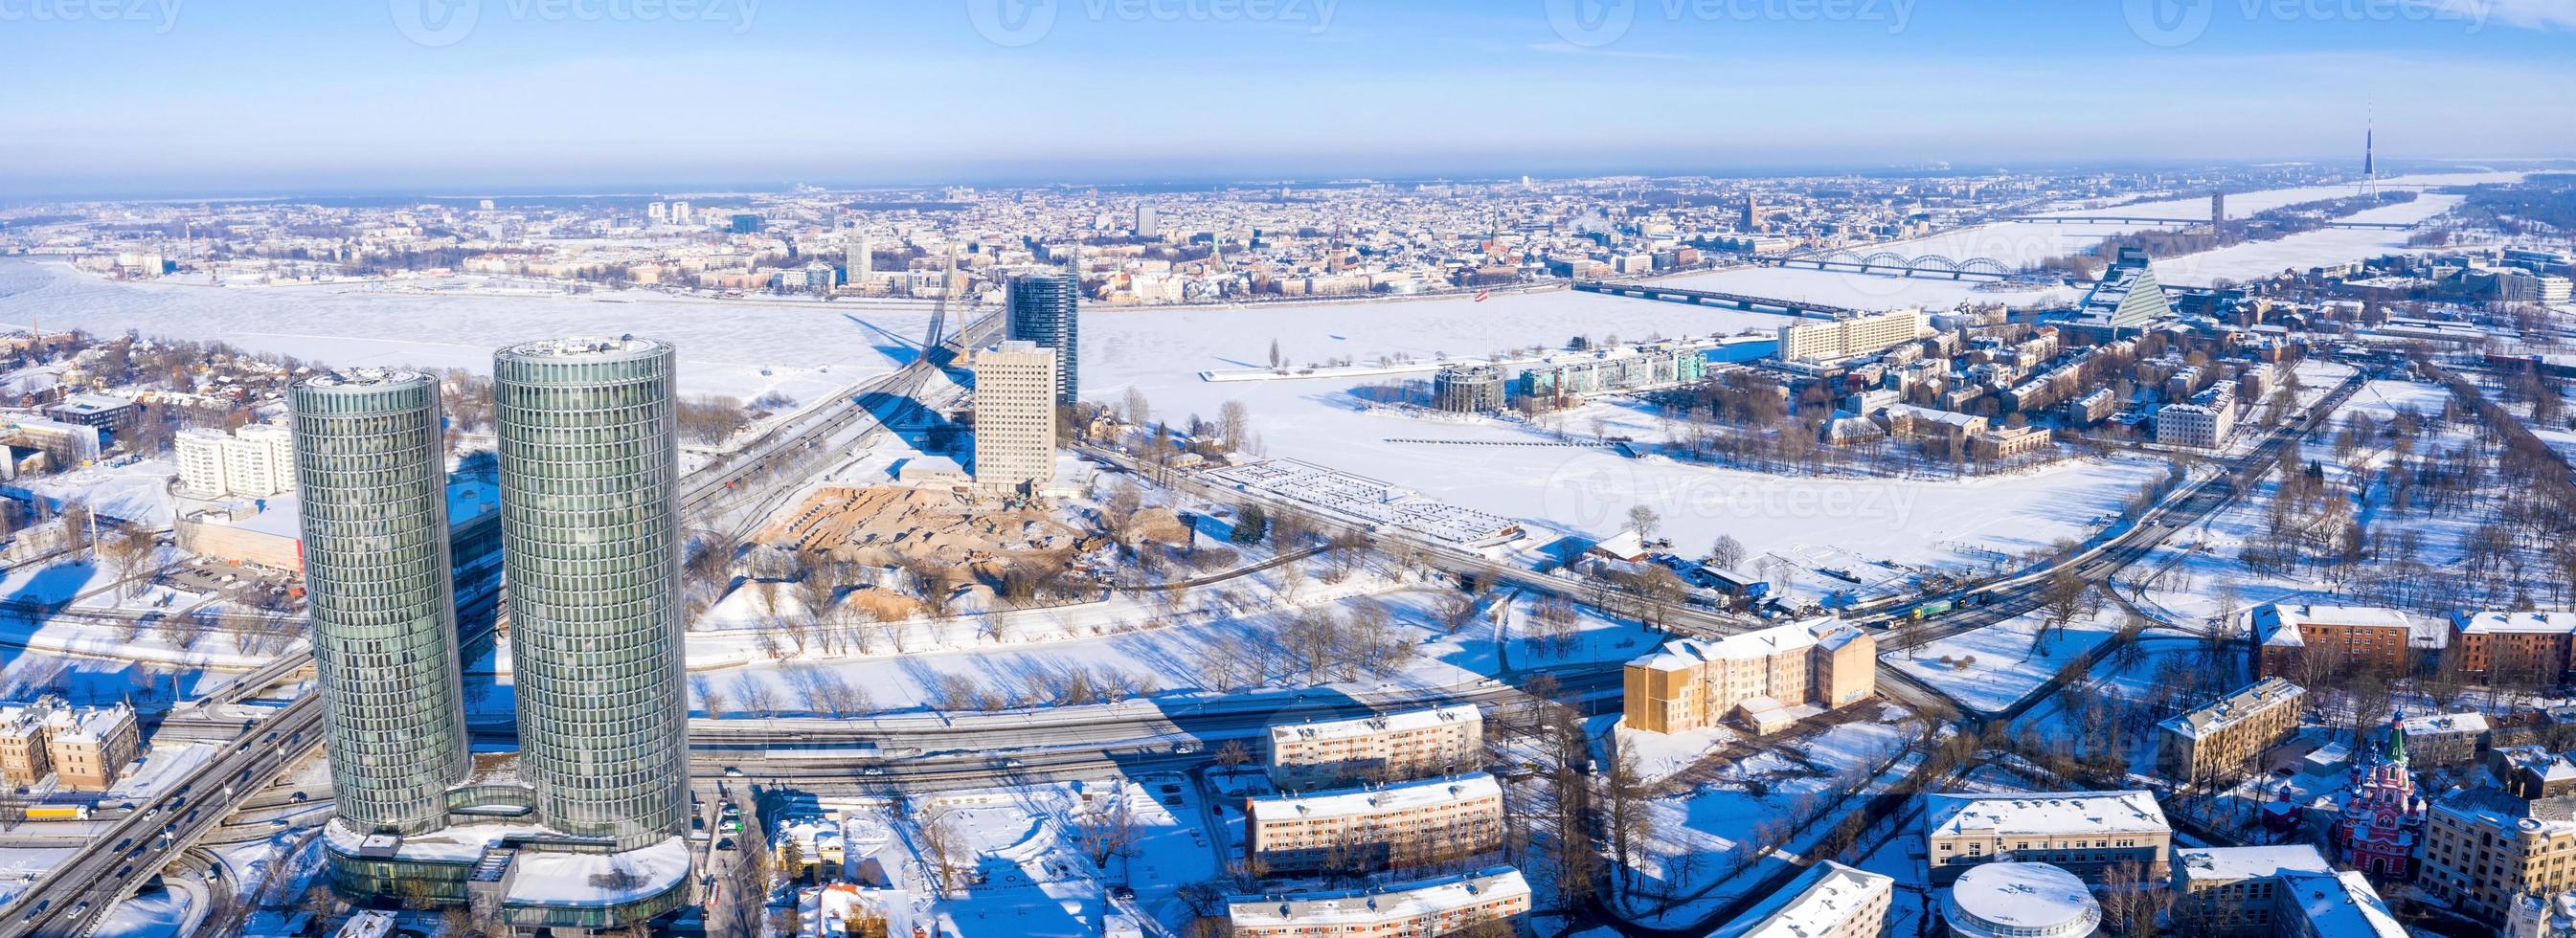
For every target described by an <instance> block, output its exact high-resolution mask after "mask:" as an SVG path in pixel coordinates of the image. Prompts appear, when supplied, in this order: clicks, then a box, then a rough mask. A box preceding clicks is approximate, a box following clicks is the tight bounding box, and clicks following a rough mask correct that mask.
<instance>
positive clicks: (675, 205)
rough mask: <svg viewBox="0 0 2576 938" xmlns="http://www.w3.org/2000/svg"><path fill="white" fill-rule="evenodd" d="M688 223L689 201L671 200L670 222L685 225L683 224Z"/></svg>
mask: <svg viewBox="0 0 2576 938" xmlns="http://www.w3.org/2000/svg"><path fill="white" fill-rule="evenodd" d="M688 223H689V203H688V202H686V201H675V202H672V203H671V224H674V225H685V224H688Z"/></svg>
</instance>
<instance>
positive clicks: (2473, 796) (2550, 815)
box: [2433, 788, 2576, 837]
mask: <svg viewBox="0 0 2576 938" xmlns="http://www.w3.org/2000/svg"><path fill="white" fill-rule="evenodd" d="M2433 810H2435V811H2439V812H2442V813H2444V814H2448V815H2451V816H2454V817H2458V818H2461V819H2463V820H2466V821H2469V822H2473V823H2477V824H2484V825H2486V826H2488V827H2491V828H2494V829H2495V831H2496V832H2498V833H2501V834H2503V835H2505V836H2507V837H2512V836H2515V835H2516V833H2517V832H2519V831H2533V832H2544V833H2549V834H2553V835H2554V834H2559V833H2566V832H2569V831H2576V797H2571V796H2565V795H2561V796H2559V797H2556V798H2533V799H2530V800H2528V801H2526V800H2524V799H2521V798H2516V797H2514V796H2513V795H2511V794H2509V793H2507V792H2505V790H2504V789H2501V788H2463V789H2460V790H2457V791H2454V792H2452V793H2450V794H2449V795H2446V796H2443V798H2442V799H2441V800H2439V801H2435V802H2433Z"/></svg>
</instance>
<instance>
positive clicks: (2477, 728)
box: [2404, 713, 2487, 737]
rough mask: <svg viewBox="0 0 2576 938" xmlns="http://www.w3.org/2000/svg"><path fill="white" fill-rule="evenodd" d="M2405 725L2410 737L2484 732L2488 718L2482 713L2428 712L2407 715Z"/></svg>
mask: <svg viewBox="0 0 2576 938" xmlns="http://www.w3.org/2000/svg"><path fill="white" fill-rule="evenodd" d="M2404 725H2405V727H2406V735H2407V736H2408V737H2416V736H2447V735H2450V734H2453V733H2484V732H2486V731H2487V718H2486V715H2485V714H2482V713H2427V714H2424V715H2422V716H2412V717H2407V718H2406V719H2405V720H2404Z"/></svg>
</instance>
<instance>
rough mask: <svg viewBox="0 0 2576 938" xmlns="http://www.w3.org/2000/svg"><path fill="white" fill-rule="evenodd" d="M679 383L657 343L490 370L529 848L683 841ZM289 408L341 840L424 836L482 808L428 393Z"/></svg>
mask: <svg viewBox="0 0 2576 938" xmlns="http://www.w3.org/2000/svg"><path fill="white" fill-rule="evenodd" d="M674 364H675V356H674V353H673V349H672V347H671V345H670V344H669V343H666V342H659V341H654V340H650V339H637V338H633V337H624V338H617V339H562V340H547V341H539V342H528V343H522V344H519V345H514V346H511V347H509V348H506V349H502V350H501V351H500V352H499V353H497V354H496V355H494V357H493V378H494V385H495V387H494V394H495V397H496V400H495V405H496V409H495V413H496V414H497V418H498V422H499V425H500V434H499V435H500V452H499V461H500V477H501V480H500V481H501V531H502V569H503V572H504V574H505V576H506V578H507V584H508V588H509V606H508V614H509V631H510V642H511V660H512V665H513V669H514V670H513V681H514V691H515V693H516V695H517V701H518V713H517V717H518V726H519V744H520V748H521V750H522V754H521V758H520V763H519V767H520V781H521V782H522V783H523V784H524V785H525V794H524V797H525V798H526V800H527V801H528V804H529V806H530V807H533V808H534V812H535V815H534V820H535V822H536V824H537V826H538V827H540V828H542V832H541V834H540V835H539V839H541V840H542V839H543V838H545V837H554V838H570V839H571V840H573V841H574V842H575V843H586V844H591V845H601V844H604V845H607V846H608V847H609V849H612V850H616V851H626V850H634V849H640V848H644V847H648V846H652V845H655V844H657V843H660V842H662V841H665V840H667V839H669V838H672V837H675V836H678V835H681V834H683V833H685V832H686V830H687V823H688V820H687V819H688V815H687V812H688V791H687V784H688V735H687V734H688V703H687V699H686V697H685V696H684V691H683V687H682V683H681V682H682V651H681V633H682V628H683V626H682V623H681V621H680V612H679V607H678V605H677V601H676V599H677V596H678V592H679V573H680V559H681V558H680V554H679V550H680V543H679V522H678V516H677V507H676V505H675V503H674V499H675V496H676V490H677V486H678V484H679V450H678V444H677V440H678V435H677V414H676V413H675V406H676V404H675V400H674V394H673V378H674ZM289 400H290V402H291V403H292V406H293V408H294V414H295V425H294V426H295V429H294V432H295V437H294V444H295V453H296V467H297V479H298V482H299V483H300V484H301V486H302V489H303V494H302V497H303V504H304V508H303V520H302V524H303V535H304V554H305V569H306V579H307V588H308V592H309V593H310V595H311V608H312V618H313V646H314V659H315V661H316V664H317V666H318V668H319V670H320V672H321V686H322V694H323V699H324V703H325V706H326V707H328V708H329V709H328V711H327V716H328V721H327V725H328V731H327V735H326V738H325V745H326V747H327V750H328V753H329V756H330V760H331V773H332V782H333V785H334V787H335V789H336V791H337V796H338V798H339V805H338V812H339V818H340V823H341V824H343V825H345V826H346V827H347V828H348V829H349V830H350V832H351V833H353V834H355V835H358V836H374V835H380V834H390V835H399V836H405V837H408V836H417V835H421V834H425V833H429V832H432V831H436V830H438V829H439V828H441V827H444V826H445V825H446V823H447V817H448V812H449V811H450V810H452V809H454V808H457V807H462V806H464V805H461V804H458V803H457V802H458V801H459V800H460V799H470V798H472V797H474V796H476V795H477V794H488V793H489V792H490V791H491V788H490V786H488V785H477V786H473V787H472V789H471V790H469V789H467V788H466V787H465V786H464V783H465V781H466V779H467V776H468V774H469V768H470V762H469V756H468V749H467V744H468V742H469V740H468V734H467V732H466V730H465V720H464V708H463V704H462V698H463V693H462V690H461V681H460V678H461V669H460V668H459V666H458V661H457V657H458V648H457V645H458V639H457V634H456V612H455V600H454V596H453V594H452V586H451V583H450V577H451V571H450V569H449V567H450V560H449V555H448V523H449V521H448V516H447V510H446V482H447V473H446V471H445V470H446V459H445V452H444V448H443V447H442V445H441V442H442V439H443V437H442V433H441V426H440V411H439V400H438V385H437V383H436V381H435V380H433V379H431V378H430V377H428V376H426V375H422V374H418V373H413V372H403V371H379V370H362V371H348V372H337V373H332V374H325V375H320V376H316V377H311V378H307V379H304V380H302V381H299V382H297V383H296V384H295V385H294V387H293V388H292V390H291V391H290V393H289ZM589 849H596V848H595V847H592V848H589ZM460 882H461V881H460Z"/></svg>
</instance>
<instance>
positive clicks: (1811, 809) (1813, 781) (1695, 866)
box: [1604, 703, 1923, 927]
mask: <svg viewBox="0 0 2576 938" xmlns="http://www.w3.org/2000/svg"><path fill="white" fill-rule="evenodd" d="M1850 711H1851V712H1847V713H1842V714H1835V715H1833V716H1832V717H1828V718H1827V719H1828V721H1832V722H1833V725H1831V726H1829V727H1826V728H1825V729H1823V730H1821V731H1811V732H1806V733H1801V734H1797V735H1792V736H1784V737H1780V738H1774V739H1766V740H1762V741H1761V742H1760V743H1759V747H1758V749H1756V750H1755V751H1752V752H1750V753H1747V754H1745V755H1744V756H1743V757H1742V758H1740V759H1735V760H1731V761H1730V760H1723V759H1721V760H1713V761H1706V762H1702V763H1701V764H1699V765H1696V766H1693V767H1691V768H1689V769H1686V770H1684V771H1683V772H1681V773H1680V774H1678V775H1676V776H1673V777H1671V778H1669V779H1666V780H1664V781H1663V782H1662V787H1663V790H1664V791H1667V792H1671V794H1666V795H1663V796H1660V797H1657V798H1655V799H1653V800H1652V801H1651V802H1650V803H1649V807H1648V810H1647V814H1648V817H1649V819H1650V823H1651V827H1652V829H1653V835H1652V837H1651V840H1650V842H1649V843H1648V844H1647V845H1646V846H1645V847H1644V848H1643V849H1641V850H1640V851H1639V856H1638V858H1637V861H1636V876H1635V878H1634V879H1633V880H1632V881H1631V882H1630V885H1629V887H1628V889H1627V894H1626V905H1627V907H1628V908H1629V909H1630V910H1631V911H1632V912H1635V913H1639V915H1638V917H1637V919H1636V920H1637V921H1639V922H1641V923H1643V924H1648V925H1655V926H1660V927H1671V926H1674V925H1679V924H1683V923H1687V922H1691V921H1694V920H1696V919H1699V918H1702V917H1705V916H1706V915H1707V914H1708V911H1709V910H1712V909H1715V908H1717V907H1719V906H1722V905H1724V904H1726V903H1728V902H1731V901H1734V900H1736V899H1738V898H1741V897H1742V895H1743V894H1744V892H1745V891H1746V890H1748V889H1750V888H1751V887H1753V886H1754V885H1755V884H1757V883H1758V882H1759V881H1760V880H1761V877H1762V875H1763V874H1764V873H1766V872H1767V871H1768V870H1771V869H1776V868H1778V867H1779V866H1780V865H1784V864H1788V863H1791V862H1792V861H1793V860H1794V859H1795V858H1797V857H1798V856H1800V854H1799V849H1800V848H1801V847H1802V846H1803V845H1804V842H1805V841H1806V840H1807V839H1808V838H1811V837H1812V836H1814V835H1815V834H1818V833H1821V831H1820V830H1818V829H1817V828H1819V827H1822V826H1827V825H1817V824H1811V823H1809V820H1810V819H1811V818H1816V817H1823V818H1826V820H1827V822H1828V824H1829V822H1830V820H1831V816H1832V815H1834V814H1836V813H1838V811H1837V810H1836V802H1837V801H1838V800H1839V799H1841V798H1844V797H1847V796H1848V795H1849V794H1850V793H1852V792H1855V791H1864V792H1865V791H1874V790H1876V789H1878V788H1880V787H1882V786H1884V785H1885V784H1887V783H1888V782H1889V781H1890V780H1891V779H1892V778H1894V777H1897V776H1901V775H1902V774H1903V773H1904V772H1905V771H1907V767H1908V766H1909V765H1910V760H1905V759H1899V757H1900V755H1901V754H1903V753H1904V752H1905V750H1906V748H1907V747H1908V746H1910V745H1911V744H1913V743H1914V742H1915V741H1916V740H1917V739H1919V738H1920V736H1921V734H1922V732H1923V726H1922V724H1921V723H1919V722H1917V721H1916V720H1914V718H1913V717H1912V715H1911V714H1909V713H1908V712H1907V711H1906V710H1905V709H1903V708H1901V707H1897V706H1894V705H1892V704H1884V703H1880V704H1869V703H1864V704H1861V705H1858V706H1855V707H1853V708H1850ZM1604 719H1608V718H1604ZM1650 735H1652V734H1640V733H1632V732H1628V731H1624V730H1622V731H1621V732H1620V739H1621V745H1623V746H1628V745H1644V744H1646V743H1647V741H1646V740H1645V739H1644V737H1647V736H1650ZM1891 762H1893V764H1891ZM1790 834H1795V835H1796V837H1795V838H1794V839H1791V840H1790V841H1789V842H1788V843H1786V844H1785V845H1783V849H1782V850H1781V851H1780V852H1777V853H1773V854H1771V855H1769V856H1767V857H1764V858H1762V859H1761V860H1759V861H1753V860H1752V857H1751V854H1752V852H1753V850H1754V847H1753V844H1754V843H1755V842H1757V841H1762V840H1765V839H1769V840H1772V841H1774V842H1777V840H1778V838H1781V837H1783V836H1787V835H1790ZM1748 862H1751V863H1753V868H1752V869H1748V868H1747V864H1748Z"/></svg>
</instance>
